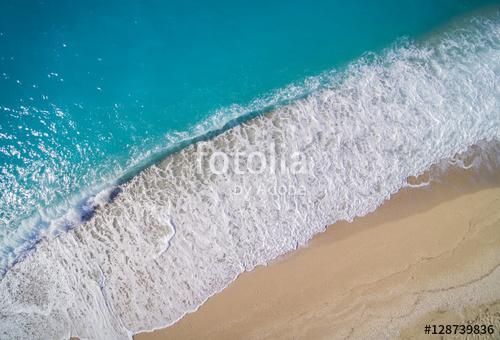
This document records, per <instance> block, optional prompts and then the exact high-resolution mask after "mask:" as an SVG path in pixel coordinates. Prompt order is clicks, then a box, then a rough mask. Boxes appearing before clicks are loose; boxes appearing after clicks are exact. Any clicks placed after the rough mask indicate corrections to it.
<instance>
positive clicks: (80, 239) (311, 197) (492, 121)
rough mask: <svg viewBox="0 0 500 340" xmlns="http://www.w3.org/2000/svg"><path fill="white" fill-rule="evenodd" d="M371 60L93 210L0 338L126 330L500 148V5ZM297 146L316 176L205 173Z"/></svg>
mask: <svg viewBox="0 0 500 340" xmlns="http://www.w3.org/2000/svg"><path fill="white" fill-rule="evenodd" d="M370 59H371V60H370V61H369V62H368V61H366V60H361V61H358V62H356V63H354V64H353V65H351V66H350V67H349V68H348V69H347V70H346V72H345V73H343V74H342V75H339V76H338V78H335V81H333V82H332V84H331V86H330V87H329V88H327V89H323V90H320V91H317V92H315V93H314V94H311V95H309V96H308V97H307V98H304V99H301V100H298V101H296V102H294V103H291V104H290V105H288V106H285V107H283V108H279V109H277V110H276V111H274V112H272V113H270V114H268V115H265V116H261V117H258V118H256V119H254V120H252V121H250V122H247V123H244V124H241V125H239V126H236V127H234V128H232V129H231V130H229V131H226V132H225V133H223V134H221V135H219V136H217V137H215V138H214V139H212V140H209V141H205V142H199V143H197V144H195V145H192V146H190V147H188V148H186V149H183V150H182V151H180V152H179V153H177V154H175V155H173V156H170V157H168V158H167V159H165V160H164V161H163V162H161V163H160V164H158V165H155V166H152V167H150V168H148V169H147V170H145V171H143V172H142V173H140V174H139V175H137V176H136V177H134V178H133V179H132V180H131V181H130V182H128V183H126V184H125V185H123V186H122V192H121V194H120V195H119V196H118V197H117V198H116V199H115V200H114V202H113V203H111V204H107V205H105V206H103V207H101V208H100V209H99V210H98V211H97V212H96V213H95V215H94V216H93V217H92V218H91V219H90V220H89V221H87V222H86V223H84V224H83V225H81V226H80V227H78V228H75V229H73V230H71V231H70V232H68V233H63V234H61V235H60V236H59V237H58V238H55V239H51V240H45V241H43V242H41V244H40V245H39V246H38V247H37V250H36V252H34V253H32V254H30V255H29V256H28V257H26V258H25V259H24V261H22V262H21V263H18V264H17V265H16V266H14V267H13V268H12V269H11V270H9V271H8V272H7V274H6V275H5V276H4V278H3V279H2V280H1V281H0V301H1V304H0V338H8V339H35V338H36V339H59V338H68V337H69V335H70V334H71V335H77V336H79V337H81V338H89V339H127V338H130V337H131V335H132V334H133V333H135V332H138V331H140V330H146V329H153V328H157V327H161V326H166V325H168V324H171V323H173V322H175V321H176V320H178V319H179V318H180V317H182V316H183V315H184V314H185V313H186V312H189V311H193V310H195V309H196V308H198V307H199V306H200V305H201V304H202V303H203V302H204V301H205V300H206V299H207V298H208V297H209V296H211V295H212V294H214V293H215V292H218V291H220V290H221V289H223V288H224V287H226V286H227V284H228V283H229V282H231V281H232V280H233V279H234V278H235V277H236V276H237V275H239V274H240V273H242V272H243V271H245V270H251V269H252V268H254V267H255V266H256V265H259V264H265V263H266V262H267V261H269V260H271V259H273V258H276V257H277V256H279V255H281V254H283V253H285V252H287V251H290V250H292V249H295V248H296V247H297V246H298V245H302V244H304V243H305V242H306V241H307V240H309V239H310V238H311V237H312V236H313V235H314V234H315V233H318V232H321V231H323V230H324V228H325V226H326V225H328V224H331V223H334V222H335V221H338V220H352V219H353V218H354V217H356V216H361V215H365V214H367V213H368V212H370V211H373V210H374V209H376V208H377V207H378V206H379V205H380V204H381V203H382V202H383V201H384V200H386V199H388V198H389V197H390V195H391V194H393V193H395V192H396V191H398V190H399V189H400V188H401V187H404V186H406V185H408V183H407V178H408V177H409V176H418V175H419V174H422V173H423V172H424V171H425V170H427V169H429V167H430V166H431V165H433V164H438V163H439V162H440V161H441V160H443V159H455V160H454V161H453V162H454V163H459V162H463V166H469V165H470V164H473V163H471V162H470V161H468V160H467V157H458V158H453V157H454V156H455V155H456V154H457V153H462V152H464V151H465V150H467V149H468V148H469V147H470V146H472V145H482V143H483V142H481V141H493V142H492V143H493V144H488V143H486V144H484V145H487V146H488V145H489V146H491V145H493V147H492V148H493V149H492V150H489V153H490V154H491V153H493V154H494V155H495V156H498V154H499V153H500V152H499V150H498V144H496V143H495V141H499V140H500V86H499V76H500V20H499V17H498V15H496V16H495V17H493V18H490V19H475V20H472V21H470V22H468V23H467V25H466V26H465V27H462V28H461V29H457V30H455V31H453V32H452V33H441V34H440V35H439V37H434V38H432V39H431V40H428V41H426V42H423V43H421V44H419V45H413V44H406V45H405V46H400V47H396V48H394V49H392V50H390V51H388V52H387V53H385V54H384V55H383V56H381V57H373V56H371V57H370ZM269 145H273V150H270V149H269ZM297 151H298V152H301V153H303V154H304V155H306V157H307V159H308V162H309V163H308V164H310V169H309V171H308V172H306V173H300V174H296V173H292V172H290V171H289V172H287V171H285V172H272V171H269V172H265V173H264V174H250V173H245V174H242V175H240V174H237V173H235V172H234V171H233V169H232V168H229V170H228V172H227V173H226V174H225V175H214V174H211V173H210V172H206V171H203V172H201V173H200V172H199V171H198V170H197V161H198V159H199V158H200V156H201V154H202V153H203V152H208V153H214V152H225V153H226V154H229V155H232V154H235V153H236V152H247V153H250V152H262V153H264V154H266V155H268V154H269V153H271V152H273V153H275V154H276V155H278V156H279V155H282V156H283V155H289V154H291V153H293V152H297ZM495 171H497V170H495ZM412 185H413V184H412ZM273 187H278V188H286V189H287V190H290V189H291V188H298V187H304V188H305V192H303V193H301V194H290V191H287V192H286V193H285V194H280V193H279V192H280V191H279V190H278V192H276V191H273V190H269V188H273ZM237 188H240V189H241V188H243V189H244V190H243V191H241V190H239V189H238V190H236V189H237ZM242 192H243V193H242ZM332 260H335V259H332ZM338 260H341V259H338Z"/></svg>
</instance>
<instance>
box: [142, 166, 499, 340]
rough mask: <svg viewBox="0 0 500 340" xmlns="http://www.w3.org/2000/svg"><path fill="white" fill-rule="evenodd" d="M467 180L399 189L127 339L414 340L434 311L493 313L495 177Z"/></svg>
mask: <svg viewBox="0 0 500 340" xmlns="http://www.w3.org/2000/svg"><path fill="white" fill-rule="evenodd" d="M474 172H475V170H453V171H450V172H449V173H447V174H446V175H445V176H444V177H443V179H442V180H441V181H440V182H436V183H433V184H432V185H430V186H429V187H423V188H412V189H404V190H402V191H401V192H399V193H398V194H396V195H394V197H393V198H391V200H389V201H387V202H386V203H385V204H384V205H383V206H381V207H380V208H379V209H377V210H376V211H375V212H373V213H371V214H369V215H367V216H365V217H362V218H358V219H356V220H355V221H354V222H352V223H347V222H341V223H337V224H334V225H333V226H331V227H329V228H328V229H327V231H326V232H324V233H322V234H319V235H317V236H315V237H314V239H313V240H312V241H311V242H310V243H309V245H308V246H307V247H304V248H301V249H299V250H297V251H295V252H293V253H291V254H288V255H285V256H284V257H281V258H280V259H278V260H277V261H275V262H274V263H272V264H269V265H268V266H265V267H258V268H256V269H255V270H253V271H251V272H248V273H244V274H242V275H240V277H239V278H238V279H237V280H236V281H235V282H233V283H232V284H231V285H230V286H229V287H228V288H226V289H225V290H223V291H222V292H221V293H219V294H216V295H215V296H213V297H211V298H210V299H209V300H208V301H207V302H206V303H205V304H204V305H202V306H201V307H200V308H199V309H198V311H196V312H194V313H192V314H188V315H186V316H185V317H184V318H183V319H181V320H180V321H178V322H177V323H175V324H174V325H172V326H170V327H167V328H165V329H162V330H157V331H154V332H150V333H141V334H138V335H136V336H134V339H136V340H139V339H170V338H172V339H174V338H175V339H195V338H201V337H203V338H205V339H215V338H217V339H225V338H227V339H229V338H259V339H261V338H291V337H298V338H324V337H329V338H345V337H351V338H363V337H370V338H384V337H393V336H396V335H398V334H400V333H401V336H403V337H409V338H415V337H416V338H419V337H421V336H423V329H422V328H421V327H422V325H421V323H422V322H423V321H422V320H425V319H426V318H427V319H428V318H430V317H432V315H433V313H435V312H436V311H440V314H439V315H463V314H464V312H463V309H464V308H465V307H467V306H470V308H468V309H470V310H473V309H474V308H480V306H484V305H489V304H493V306H496V305H495V304H494V303H495V301H497V300H499V299H500V287H499V286H498V284H496V285H495V282H499V281H500V269H499V268H500V267H499V265H500V204H499V203H500V174H494V175H491V174H490V175H489V176H486V175H485V174H484V173H479V174H478V173H476V174H474ZM497 305H498V304H497ZM455 319H457V317H455ZM419 320H420V321H419ZM454 321H455V322H459V321H460V320H454ZM465 321H468V320H464V322H465Z"/></svg>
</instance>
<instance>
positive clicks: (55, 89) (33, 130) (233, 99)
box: [0, 0, 493, 269]
mask: <svg viewBox="0 0 500 340" xmlns="http://www.w3.org/2000/svg"><path fill="white" fill-rule="evenodd" d="M488 3H493V1H471V0H462V1H457V0H438V1H436V0H422V1H410V0H408V1H401V0H399V1H388V0H385V1H352V2H346V1H286V2H285V1H252V2H248V1H213V2H209V1H168V2H167V1H147V2H143V1H105V2H104V1H34V0H31V1H6V0H3V1H1V3H0V8H1V10H0V251H1V254H0V256H2V263H3V265H2V266H3V267H4V269H5V268H6V266H7V265H8V264H9V263H12V262H13V261H15V260H16V258H17V256H18V252H16V248H17V247H20V246H21V247H25V248H29V247H31V246H32V244H33V242H34V241H36V240H37V239H38V237H39V234H40V232H41V231H43V230H44V229H46V228H48V227H49V225H50V224H51V223H52V222H53V221H54V220H56V219H57V218H61V217H62V216H65V217H64V218H63V219H62V220H61V219H60V220H59V222H58V223H60V224H62V225H63V226H64V224H67V225H68V226H70V225H72V223H73V222H75V220H76V221H77V220H79V219H81V215H82V211H81V210H82V209H83V210H85V209H86V207H85V204H86V203H87V201H86V200H87V199H88V197H90V196H92V195H94V194H96V193H97V192H98V191H100V190H102V189H103V188H104V187H107V186H109V185H112V184H113V183H115V182H116V181H117V180H119V179H120V178H122V177H123V176H126V175H127V174H128V173H131V172H133V171H135V170H137V169H140V168H142V167H143V166H144V165H145V164H148V161H150V160H151V159H152V158H154V157H155V155H163V154H164V153H165V152H167V151H168V150H169V148H171V147H173V146H175V145H176V143H179V141H182V140H189V139H190V138H192V137H195V136H197V135H203V134H206V133H207V132H209V131H211V130H213V129H217V128H220V127H221V126H222V125H223V124H224V123H225V122H227V120H229V119H234V118H237V117H239V116H244V115H248V114H252V113H254V112H255V111H264V110H266V109H268V108H270V107H273V106H276V105H280V104H281V103H282V102H283V101H285V100H293V99H294V98H295V97H300V96H303V95H305V94H307V92H308V91H310V90H312V89H316V88H317V86H321V84H319V85H318V84H312V85H311V84H307V81H306V82H305V83H304V79H306V78H307V77H308V76H314V75H318V74H320V73H322V72H325V71H328V70H331V69H334V68H341V67H342V66H343V65H345V64H346V63H347V62H349V61H351V60H353V59H355V58H357V57H359V56H360V55H362V54H363V53H365V52H367V51H378V50H380V49H381V48H384V47H386V46H388V45H389V44H392V43H394V42H395V41H397V40H398V39H401V38H403V37H408V38H410V39H415V38H418V37H420V36H422V35H423V34H425V33H427V32H429V31H431V30H433V29H435V28H436V27H438V26H439V25H442V24H445V23H446V22H447V21H448V20H449V19H451V18H452V17H454V16H458V15H461V14H464V13H467V12H469V11H472V10H474V9H475V8H479V7H481V6H484V5H487V4H488ZM294 83H295V84H299V85H300V86H299V85H297V87H293V86H292V87H290V86H288V87H286V86H287V85H289V84H294ZM280 89H281V90H280ZM259 98H261V99H262V98H263V99H265V100H262V101H259V100H258V99H259ZM75 207H76V211H72V209H73V208H75ZM68 211H69V212H70V213H68ZM84 213H85V211H83V215H85V214H84ZM6 259H7V260H6Z"/></svg>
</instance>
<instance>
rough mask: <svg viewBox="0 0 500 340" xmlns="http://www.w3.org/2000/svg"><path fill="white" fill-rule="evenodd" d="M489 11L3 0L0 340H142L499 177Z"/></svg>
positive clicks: (494, 21) (412, 5)
mask: <svg viewBox="0 0 500 340" xmlns="http://www.w3.org/2000/svg"><path fill="white" fill-rule="evenodd" d="M490 4H493V2H486V1H483V2H480V1H456V0H455V1H425V0H421V1H397V2H396V1H376V2H375V1H363V2H348V3H347V2H340V1H331V2H326V1H313V2H312V3H311V2H307V3H306V2H305V1H304V2H291V1H286V2H285V1H282V2H279V3H278V2H272V1H266V2H259V1H253V2H238V1H232V2H227V3H224V2H212V3H211V4H210V5H209V4H207V2H206V1H204V2H202V1H200V2H199V3H189V2H185V1H182V2H181V1H179V2H177V3H174V2H172V1H169V2H167V1H164V2H151V1H149V2H139V1H137V2H124V1H120V2H118V1H106V2H104V1H102V2H88V1H87V2H84V1H79V2H76V1H59V2H49V1H34V0H32V1H2V0H0V301H1V303H0V338H1V339H4V338H5V339H68V338H70V336H77V337H79V338H81V339H103V340H108V339H128V340H131V339H132V335H133V334H136V333H138V332H141V331H144V330H152V329H157V328H159V327H166V326H168V325H171V324H173V323H175V322H176V321H177V320H179V319H180V318H181V317H183V315H185V314H186V313H189V312H192V311H195V310H196V309H198V308H199V307H200V305H201V304H203V303H204V302H205V301H206V300H207V299H208V298H209V297H210V296H212V295H213V294H215V293H217V292H219V291H221V290H222V289H224V288H225V287H227V286H228V285H229V284H230V283H231V282H232V281H233V280H235V278H236V277H238V275H240V274H241V273H243V272H245V271H250V270H252V269H253V268H255V267H256V266H258V265H263V264H267V263H269V262H270V261H272V260H273V259H276V258H277V257H279V256H280V255H283V254H285V253H287V252H290V251H292V250H294V249H297V248H298V247H300V246H303V245H305V244H306V243H307V242H308V240H310V239H311V238H312V237H313V236H314V235H315V234H318V233H320V232H323V231H324V230H325V226H327V225H331V224H333V223H336V222H337V221H352V220H353V219H354V218H357V217H360V216H364V215H366V214H368V213H370V212H372V211H374V210H376V209H378V207H379V206H380V205H381V204H383V202H385V201H386V200H388V199H389V198H390V197H391V196H392V195H393V194H395V193H396V192H398V191H399V190H401V189H402V188H408V187H412V186H415V185H417V186H425V185H427V184H429V183H430V182H432V181H434V180H436V179H439V176H440V174H442V173H443V172H444V171H447V170H448V169H450V167H452V168H455V167H459V168H473V169H474V170H475V171H478V173H481V174H483V173H485V174H486V173H487V172H498V171H499V169H500V143H499V141H500V92H499V87H498V84H499V79H500V6H499V5H500V4H499V3H498V1H497V3H496V5H493V6H488V5H490ZM372 52H373V53H372ZM261 113H266V114H261ZM251 117H253V118H254V119H251V120H250V119H249V118H251ZM200 139H203V141H200ZM188 144H189V145H188ZM174 151H175V152H174ZM221 153H222V155H223V156H225V157H226V158H227V161H228V163H227V168H226V169H225V170H224V171H220V172H216V171H215V170H213V169H212V165H213V164H212V161H213V160H214V159H216V162H215V163H217V165H219V166H220V165H221V163H222V166H223V167H224V163H223V160H221V159H220V158H217V157H214V156H216V155H219V156H220V154H221ZM240 156H241V157H240ZM253 156H259V159H257V158H251V157H253ZM294 156H299V158H300V160H301V161H303V162H304V163H305V164H304V163H303V162H299V163H300V165H305V169H304V170H305V171H298V172H297V171H295V170H297V169H296V168H295V166H294V164H291V163H290V162H289V161H291V160H292V161H295V160H297V159H296V158H294ZM153 163H154V164H153ZM215 163H214V164H215ZM259 163H260V164H259ZM263 164H266V165H268V166H264V165H263ZM245 165H246V170H245ZM240 166H241V167H240ZM215 167H216V168H219V167H218V166H215ZM259 167H261V170H262V167H263V168H264V169H263V171H256V170H255V169H256V168H259ZM251 168H252V169H253V170H254V171H250V170H251ZM278 168H279V169H278ZM219 169H220V168H219ZM242 169H243V171H240V170H242ZM483 171H484V172H483ZM422 174H425V175H424V176H421V175H422ZM409 178H419V179H420V178H426V179H427V178H428V179H429V183H420V184H416V183H415V181H413V180H409ZM115 193H119V194H118V195H115ZM110 198H113V199H110ZM409 237H411V235H409ZM330 260H331V261H342V260H343V259H342V258H341V257H340V258H332V259H330ZM486 293H488V292H486ZM486 293H485V294H486ZM388 331H389V332H392V333H387V332H388ZM396 333H397V327H393V329H391V330H388V329H387V328H384V329H380V333H374V336H375V337H377V336H378V337H380V338H387V337H389V338H393V337H396V335H397V334H396ZM354 337H356V335H354Z"/></svg>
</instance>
